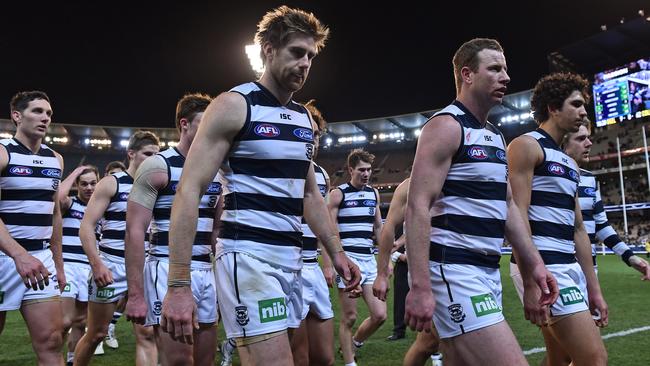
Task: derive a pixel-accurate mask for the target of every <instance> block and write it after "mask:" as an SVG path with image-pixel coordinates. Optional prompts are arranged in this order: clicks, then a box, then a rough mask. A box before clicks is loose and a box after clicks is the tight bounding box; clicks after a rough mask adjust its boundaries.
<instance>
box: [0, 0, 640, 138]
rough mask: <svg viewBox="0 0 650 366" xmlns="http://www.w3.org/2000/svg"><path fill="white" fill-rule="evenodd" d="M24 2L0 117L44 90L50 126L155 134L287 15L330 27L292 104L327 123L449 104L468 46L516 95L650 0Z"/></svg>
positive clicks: (243, 70) (248, 76) (2, 24)
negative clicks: (275, 10)
mask: <svg viewBox="0 0 650 366" xmlns="http://www.w3.org/2000/svg"><path fill="white" fill-rule="evenodd" d="M25 3H27V5H12V6H9V5H6V4H5V5H3V12H2V13H3V17H2V18H3V19H2V21H0V31H1V32H0V49H1V50H2V51H3V58H2V61H1V62H0V117H2V118H8V116H9V108H8V104H9V103H8V102H9V99H10V98H11V96H12V95H13V94H14V93H15V92H17V91H20V90H29V89H41V90H44V91H46V92H47V93H48V94H49V95H50V97H51V98H52V103H53V107H54V111H55V114H54V121H55V122H60V123H77V124H97V125H117V126H155V127H172V125H173V116H174V109H175V104H176V100H177V99H178V98H179V97H181V96H182V95H183V94H184V93H185V92H189V91H202V92H206V93H209V94H212V95H216V94H218V93H220V92H222V91H225V90H227V89H229V88H230V87H232V86H234V85H237V84H239V83H242V82H246V81H250V80H252V79H253V73H252V71H251V69H250V66H249V63H248V59H247V57H246V54H245V53H244V45H245V44H248V43H252V39H253V35H254V32H255V26H256V23H257V21H258V20H259V19H260V18H261V16H262V15H263V14H264V13H265V11H266V10H269V9H271V8H272V7H275V6H277V5H281V4H287V5H290V6H297V7H301V8H303V9H305V10H309V11H313V12H314V13H315V14H316V15H317V16H318V17H319V18H320V19H321V20H322V21H323V22H324V23H326V24H327V25H329V26H330V28H331V31H332V33H331V39H330V41H329V42H328V45H327V47H326V48H325V49H324V51H323V52H322V53H321V54H320V55H319V56H318V57H317V58H316V59H315V62H314V64H313V66H312V71H311V73H310V78H309V80H308V81H307V84H306V86H305V87H304V88H303V90H301V91H300V92H299V93H298V94H297V95H296V98H295V99H296V100H298V101H305V100H307V99H311V98H316V99H317V100H318V105H319V106H320V108H321V110H322V111H323V113H324V115H325V117H326V118H327V119H328V120H329V121H330V122H337V121H346V120H351V119H362V118H371V117H381V116H389V115H395V114H403V113H411V112H416V111H422V110H429V109H434V108H439V107H442V106H444V105H446V104H447V103H448V102H449V101H451V100H452V99H453V97H454V85H453V76H452V68H451V57H452V55H453V52H454V51H455V49H456V48H457V47H458V46H459V45H460V44H461V43H462V42H464V41H466V40H468V39H471V38H473V37H477V36H481V37H494V38H497V39H499V40H500V41H501V43H502V45H503V46H504V48H505V52H506V57H507V59H508V66H509V73H510V76H511V78H512V82H511V85H510V90H509V91H510V92H517V91H521V90H525V89H529V88H531V87H532V86H533V85H534V83H535V81H536V80H537V79H538V78H539V77H540V76H542V75H543V74H545V73H547V72H548V64H547V60H546V56H547V55H548V54H549V53H550V52H552V51H554V50H557V49H558V48H561V47H562V46H565V45H568V44H570V43H572V42H575V41H578V40H581V39H583V38H586V37H588V36H590V35H592V34H594V33H596V32H599V31H600V30H599V28H600V25H601V24H608V25H610V26H614V25H615V24H616V23H617V22H618V20H619V19H620V18H621V17H626V18H628V19H629V18H632V17H635V16H637V15H636V12H637V10H638V9H640V8H644V7H645V9H646V12H650V1H648V0H644V1H641V0H631V1H626V0H616V1H615V0H607V1H603V0H596V1H593V0H592V1H583V0H580V1H567V0H564V1H557V0H551V1H535V2H532V1H505V0H504V1H481V2H476V4H477V5H474V2H471V1H467V2H456V1H452V2H450V3H451V7H456V10H454V11H449V10H444V9H443V8H445V7H446V8H448V7H450V5H445V6H442V5H438V3H439V2H433V1H423V0H420V1H418V2H415V1H414V2H410V1H388V3H389V4H391V5H390V6H380V5H378V3H379V2H378V1H353V0H348V1H334V0H329V1H286V2H277V1H246V0H243V1H242V0H239V1H227V2H224V1H209V2H208V1H206V2H198V1H175V2H173V4H172V5H162V2H158V3H152V5H151V7H145V6H144V5H138V4H139V2H136V1H131V2H92V1H88V2H84V3H81V2H80V3H78V4H76V3H73V2H65V4H63V3H64V2H50V4H49V5H46V6H42V5H39V4H37V3H32V2H25ZM51 3H59V4H63V5H54V4H51ZM94 3H97V4H98V5H91V4H94ZM425 4H429V5H425Z"/></svg>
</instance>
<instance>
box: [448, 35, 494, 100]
mask: <svg viewBox="0 0 650 366" xmlns="http://www.w3.org/2000/svg"><path fill="white" fill-rule="evenodd" d="M486 49H487V50H495V51H499V52H501V53H503V48H502V47H501V45H500V44H499V42H498V41H497V40H496V39H491V38H474V39H472V40H470V41H467V42H465V43H463V44H462V45H461V46H460V47H459V48H458V50H456V53H454V58H453V59H452V63H453V65H454V79H455V80H456V93H460V87H461V85H462V84H463V75H462V74H461V73H460V71H461V70H462V69H463V67H465V66H467V67H469V69H470V70H472V71H477V70H478V65H479V63H480V61H481V60H479V57H478V54H479V52H481V51H483V50H486Z"/></svg>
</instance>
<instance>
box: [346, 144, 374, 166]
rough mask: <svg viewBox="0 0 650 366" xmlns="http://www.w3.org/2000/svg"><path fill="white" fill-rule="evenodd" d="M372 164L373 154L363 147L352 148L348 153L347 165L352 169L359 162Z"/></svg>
mask: <svg viewBox="0 0 650 366" xmlns="http://www.w3.org/2000/svg"><path fill="white" fill-rule="evenodd" d="M362 161H363V162H364V163H368V164H372V162H373V161H375V156H374V155H373V154H371V153H369V152H367V151H366V150H364V149H354V150H352V151H350V154H348V167H350V168H352V169H354V168H356V167H357V165H359V163H360V162H362Z"/></svg>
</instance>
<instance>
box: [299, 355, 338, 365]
mask: <svg viewBox="0 0 650 366" xmlns="http://www.w3.org/2000/svg"><path fill="white" fill-rule="evenodd" d="M305 365H316V366H333V365H334V353H332V352H325V354H318V355H314V356H313V357H312V356H311V355H310V359H309V362H308V363H306V364H305Z"/></svg>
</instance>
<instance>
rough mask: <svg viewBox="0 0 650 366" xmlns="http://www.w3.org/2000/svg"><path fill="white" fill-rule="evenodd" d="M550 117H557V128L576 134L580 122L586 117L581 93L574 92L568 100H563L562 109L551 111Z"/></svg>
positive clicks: (580, 124)
mask: <svg viewBox="0 0 650 366" xmlns="http://www.w3.org/2000/svg"><path fill="white" fill-rule="evenodd" d="M551 115H554V116H555V117H557V120H558V127H560V129H561V130H563V131H565V132H570V133H575V132H578V130H579V129H580V126H582V121H583V120H584V119H585V118H586V117H587V110H585V98H584V97H583V96H582V93H580V92H579V91H577V90H575V91H574V92H573V93H571V95H569V97H568V98H566V99H565V100H564V103H563V104H562V108H561V109H559V110H556V111H551Z"/></svg>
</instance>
